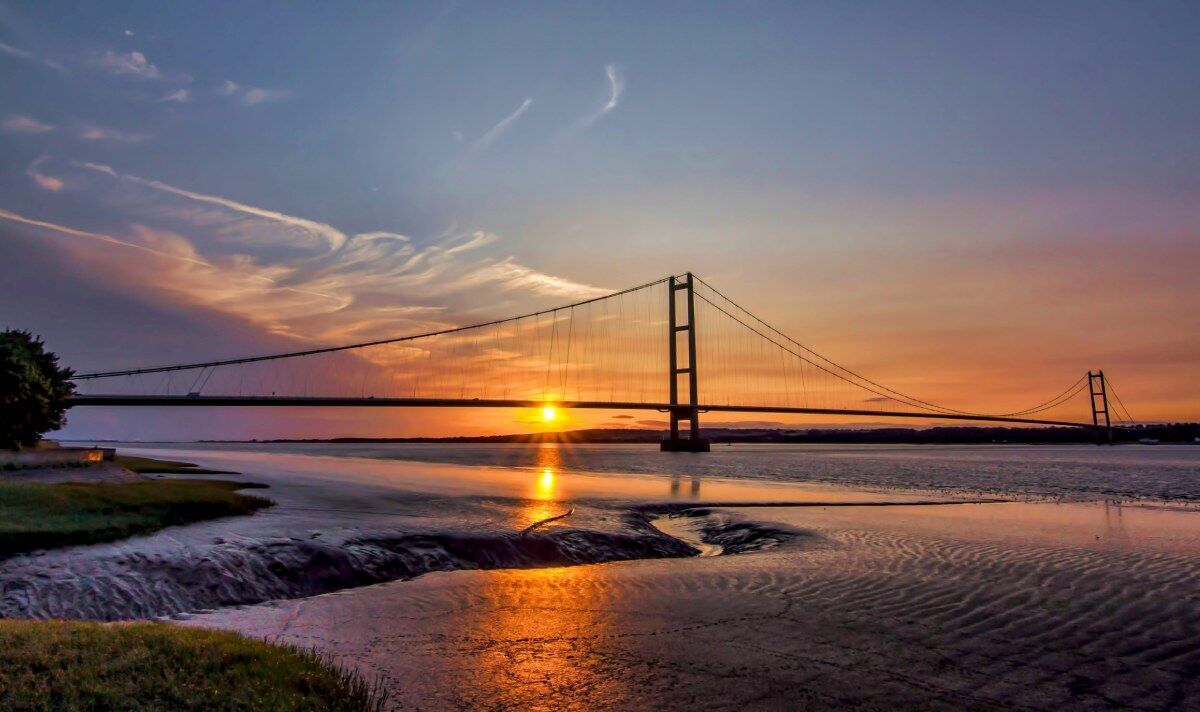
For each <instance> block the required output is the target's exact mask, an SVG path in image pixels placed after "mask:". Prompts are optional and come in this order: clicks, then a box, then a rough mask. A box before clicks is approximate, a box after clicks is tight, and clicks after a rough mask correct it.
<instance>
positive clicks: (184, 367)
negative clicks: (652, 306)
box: [71, 277, 670, 381]
mask: <svg viewBox="0 0 1200 712" xmlns="http://www.w3.org/2000/svg"><path fill="white" fill-rule="evenodd" d="M668 279H670V277H663V278H662V279H656V280H654V281H653V282H647V283H645V284H641V285H638V286H636V287H630V288H629V289H622V290H621V291H619V292H613V293H612V294H605V295H603V296H600V297H593V298H591V299H585V300H583V301H580V302H575V303H574V304H564V305H563V306H559V307H554V308H552V309H543V310H541V311H536V312H530V313H528V314H521V315H520V316H510V317H507V318H505V319H495V320H493V321H485V322H481V323H479V324H471V325H469V326H457V327H453V328H450V329H441V330H439V331H430V332H426V333H424V334H412V335H410V336H399V337H395V338H391V339H381V340H379V341H364V342H362V343H358V344H349V345H346V346H328V347H325V348H320V349H309V350H307V351H289V352H287V353H279V354H269V355H266V356H248V357H245V358H235V359H227V360H224V361H206V362H203V363H186V364H177V365H174V366H155V367H151V368H134V369H129V370H124V371H102V372H97V373H84V374H79V375H76V376H74V377H72V379H71V380H73V381H83V380H87V379H90V378H112V377H115V376H137V375H141V374H145V373H166V372H168V371H189V370H191V369H194V368H209V367H214V368H215V367H217V366H233V365H237V364H243V363H256V362H258V361H274V360H276V359H281V358H293V357H296V356H314V355H316V354H327V353H333V352H336V351H349V350H351V349H361V348H366V347H368V346H383V345H385V344H396V343H400V342H403V341H415V340H416V339H424V338H428V337H431V336H443V335H445V334H456V333H459V332H462V331H469V330H471V329H478V328H480V327H485V326H493V325H496V324H506V323H508V322H512V321H518V320H520V319H528V318H529V317H534V316H543V315H545V314H554V313H556V312H560V311H562V310H564V309H572V308H574V307H578V306H583V305H584V304H591V303H593V302H598V301H602V300H604V299H611V298H613V297H619V296H621V295H623V294H629V293H630V292H636V291H638V290H641V289H647V288H649V287H653V286H656V285H659V284H662V283H663V282H666V281H667V280H668Z"/></svg>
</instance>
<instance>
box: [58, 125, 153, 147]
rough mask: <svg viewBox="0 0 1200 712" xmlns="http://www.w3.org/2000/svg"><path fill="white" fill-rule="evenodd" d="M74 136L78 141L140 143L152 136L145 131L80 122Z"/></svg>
mask: <svg viewBox="0 0 1200 712" xmlns="http://www.w3.org/2000/svg"><path fill="white" fill-rule="evenodd" d="M75 137H76V138H78V139H79V140H80V141H107V142H110V143H141V142H142V141H148V140H149V139H151V138H153V137H152V136H151V135H150V134H146V133H139V132H136V131H121V130H119V129H113V128H108V127H106V126H97V125H96V124H80V125H79V130H78V131H76V133H75Z"/></svg>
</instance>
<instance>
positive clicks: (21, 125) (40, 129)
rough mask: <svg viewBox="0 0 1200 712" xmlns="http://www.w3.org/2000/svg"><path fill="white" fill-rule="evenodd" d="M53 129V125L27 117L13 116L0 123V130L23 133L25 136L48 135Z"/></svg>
mask: <svg viewBox="0 0 1200 712" xmlns="http://www.w3.org/2000/svg"><path fill="white" fill-rule="evenodd" d="M55 128H57V127H55V126H54V124H47V123H45V122H42V121H38V120H37V119H34V118H30V117H28V116H21V115H19V114H18V115H14V116H10V117H8V118H7V119H5V120H4V121H3V122H0V129H2V130H4V131H7V132H8V133H25V134H42V133H49V132H51V131H53V130H54V129H55Z"/></svg>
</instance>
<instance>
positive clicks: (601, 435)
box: [72, 423, 1200, 445]
mask: <svg viewBox="0 0 1200 712" xmlns="http://www.w3.org/2000/svg"><path fill="white" fill-rule="evenodd" d="M665 435H666V432H665V431H662V430H652V429H645V428H591V429H585V430H569V431H557V432H546V433H511V434H506V435H457V436H449V437H395V438H380V437H336V438H275V439H269V440H258V439H254V440H199V441H196V442H200V443H343V444H370V443H378V444H384V443H439V444H455V443H461V444H489V443H492V444H505V443H516V444H521V443H535V444H536V443H548V442H559V443H576V444H594V445H622V444H625V445H634V444H653V443H657V442H659V441H661V440H662V439H663V437H664V436H665ZM703 435H704V437H705V438H707V439H709V440H710V441H711V442H713V443H720V444H726V443H729V444H732V443H747V444H752V443H764V444H847V445H853V444H861V445H867V444H880V445H990V444H1010V445H1032V444H1063V443H1091V442H1094V441H1095V440H1094V437H1095V436H1094V434H1093V432H1092V431H1091V430H1086V429H1081V428H1066V427H1047V428H1005V427H971V426H950V427H946V426H938V427H932V428H869V429H868V428H854V429H851V428H847V429H837V428H744V429H743V428H705V429H703ZM1113 437H1114V440H1115V441H1116V442H1122V443H1136V442H1138V441H1139V440H1142V439H1149V440H1154V441H1157V442H1159V443H1163V444H1168V443H1187V444H1191V443H1195V442H1197V440H1196V439H1197V438H1200V423H1175V424H1168V425H1145V426H1136V427H1133V428H1127V429H1121V430H1117V429H1114V431H1113ZM72 442H95V443H99V442H123V441H116V440H79V441H72ZM147 442H149V441H147Z"/></svg>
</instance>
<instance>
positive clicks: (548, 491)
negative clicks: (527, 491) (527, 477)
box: [537, 467, 554, 499]
mask: <svg viewBox="0 0 1200 712" xmlns="http://www.w3.org/2000/svg"><path fill="white" fill-rule="evenodd" d="M537 493H538V495H539V497H538V498H539V499H549V498H551V497H552V496H553V495H554V468H552V467H543V468H542V475H541V477H538V482H537Z"/></svg>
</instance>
